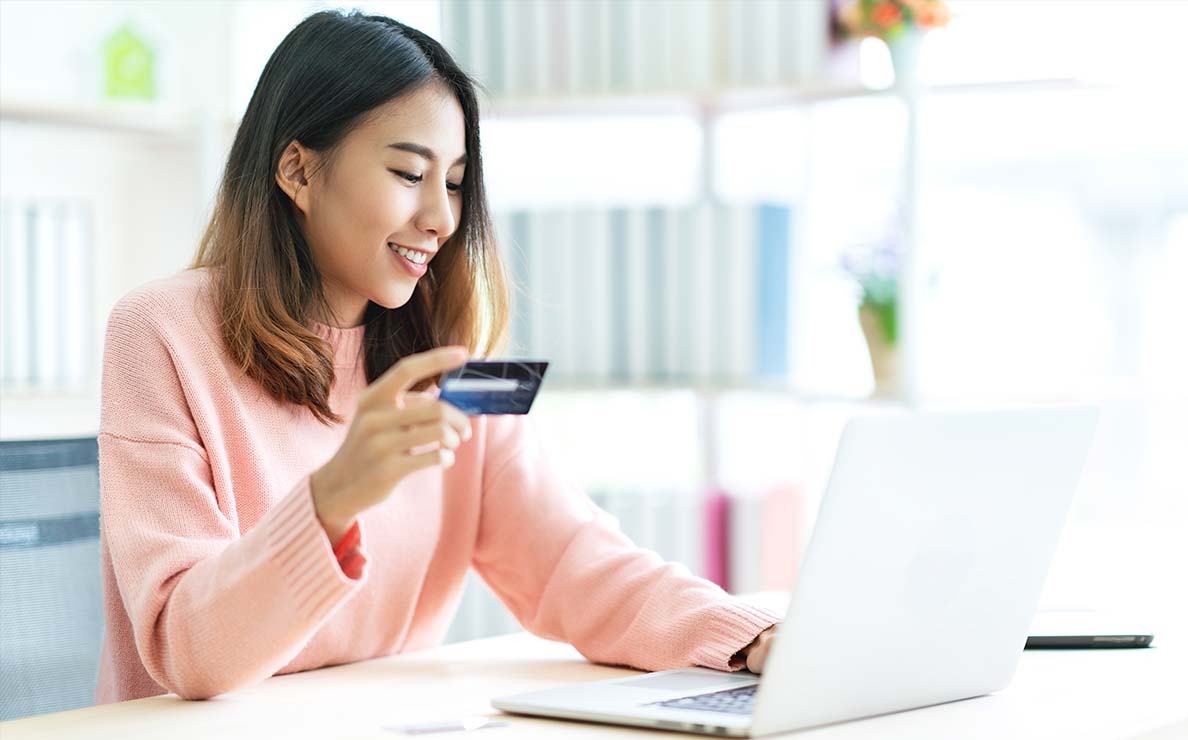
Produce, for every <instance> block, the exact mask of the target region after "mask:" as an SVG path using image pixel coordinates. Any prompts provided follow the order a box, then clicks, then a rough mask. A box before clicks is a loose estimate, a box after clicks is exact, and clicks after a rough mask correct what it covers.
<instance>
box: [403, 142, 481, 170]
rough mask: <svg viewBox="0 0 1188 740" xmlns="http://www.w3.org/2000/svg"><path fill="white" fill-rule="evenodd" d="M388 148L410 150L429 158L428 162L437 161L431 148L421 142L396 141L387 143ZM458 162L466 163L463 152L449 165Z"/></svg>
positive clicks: (457, 163) (455, 164) (456, 164)
mask: <svg viewBox="0 0 1188 740" xmlns="http://www.w3.org/2000/svg"><path fill="white" fill-rule="evenodd" d="M388 148H390V149H399V150H401V151H405V152H412V153H413V154H417V155H420V156H422V157H424V158H425V159H427V160H429V161H430V162H436V161H437V155H436V154H435V153H434V152H433V150H432V149H430V148H429V147H427V146H422V145H421V144H414V143H412V142H411V141H398V142H396V143H395V144H388ZM460 164H466V155H465V154H463V155H462V156H461V157H458V158H457V159H455V160H454V164H452V165H450V166H451V167H456V166H458V165H460Z"/></svg>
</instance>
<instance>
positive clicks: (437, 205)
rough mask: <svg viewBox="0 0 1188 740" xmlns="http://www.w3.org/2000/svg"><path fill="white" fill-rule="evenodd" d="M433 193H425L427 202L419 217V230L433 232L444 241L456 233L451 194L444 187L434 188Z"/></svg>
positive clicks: (422, 207) (424, 203) (423, 204)
mask: <svg viewBox="0 0 1188 740" xmlns="http://www.w3.org/2000/svg"><path fill="white" fill-rule="evenodd" d="M432 191H433V192H431V193H430V192H428V191H425V193H426V194H425V201H424V202H423V203H422V205H421V210H420V213H419V214H418V217H417V228H418V229H420V230H421V231H428V232H432V233H434V234H436V235H437V238H439V239H444V238H446V237H448V236H449V235H450V234H452V233H454V229H455V228H457V225H458V224H457V221H456V219H455V218H454V210H453V208H452V206H451V204H450V192H449V190H447V189H446V187H445V186H444V185H443V186H442V187H440V188H432Z"/></svg>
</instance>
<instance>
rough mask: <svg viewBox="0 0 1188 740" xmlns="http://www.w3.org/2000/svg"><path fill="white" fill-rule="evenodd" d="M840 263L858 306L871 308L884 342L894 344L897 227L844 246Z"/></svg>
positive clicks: (899, 258) (895, 334) (896, 287)
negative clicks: (857, 295) (853, 287)
mask: <svg viewBox="0 0 1188 740" xmlns="http://www.w3.org/2000/svg"><path fill="white" fill-rule="evenodd" d="M841 267H842V270H843V271H844V272H845V273H846V274H847V275H849V277H850V278H851V279H852V280H853V281H854V282H855V283H856V284H857V286H858V289H859V293H860V300H859V308H861V309H863V310H866V311H871V312H873V313H874V314H875V315H876V316H877V317H878V322H879V326H880V327H881V328H882V330H883V334H884V337H885V338H886V340H887V342H888V343H890V344H892V345H893V344H895V339H896V336H897V335H898V328H899V326H898V318H897V315H898V311H897V309H898V306H899V273H900V270H901V268H902V266H901V256H900V242H899V239H898V230H897V227H894V226H893V227H892V228H891V229H889V230H888V231H887V232H886V235H885V236H884V237H883V238H882V239H879V240H878V241H874V242H867V243H863V244H858V245H854V246H853V247H851V248H850V249H847V250H846V252H845V253H844V254H843V255H842V259H841Z"/></svg>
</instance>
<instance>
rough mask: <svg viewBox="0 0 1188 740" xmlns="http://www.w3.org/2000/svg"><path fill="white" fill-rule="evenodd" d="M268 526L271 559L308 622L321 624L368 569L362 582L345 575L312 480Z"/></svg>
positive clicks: (286, 500) (277, 511) (284, 501)
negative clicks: (319, 513)
mask: <svg viewBox="0 0 1188 740" xmlns="http://www.w3.org/2000/svg"><path fill="white" fill-rule="evenodd" d="M266 526H267V528H268V529H267V532H268V557H269V558H270V559H271V560H272V561H273V563H275V564H276V566H277V567H278V568H279V569H280V571H281V573H282V574H283V576H284V580H285V583H286V585H287V586H288V588H289V591H290V593H291V594H292V596H293V601H294V603H295V605H296V606H297V609H298V610H299V611H300V612H301V613H302V614H304V615H305V616H306V618H308V619H310V620H312V621H315V622H316V621H320V620H321V619H322V618H324V617H325V616H327V615H328V614H329V613H330V612H331V611H333V610H334V608H335V607H336V606H338V604H339V603H341V602H342V601H343V599H345V598H346V597H347V596H349V595H350V594H351V593H353V592H354V591H355V590H356V589H357V588H358V586H359V584H360V583H361V580H362V576H363V575H365V570H366V569H365V568H364V569H362V570H361V572H360V579H359V580H355V579H352V578H349V577H348V576H347V575H346V574H345V573H343V572H342V567H341V566H340V565H339V564H338V559H337V558H335V557H334V550H333V549H332V548H331V547H330V539H329V538H328V537H327V536H326V530H325V529H323V527H322V524H321V522H319V521H318V517H317V513H316V512H315V510H314V505H313V496H312V494H311V493H310V490H309V476H306V477H305V478H303V479H302V481H301V483H299V484H298V485H297V487H296V488H295V489H294V490H293V492H292V493H291V494H289V495H288V496H287V497H285V498H284V499H282V500H281V502H280V503H279V504H277V505H276V507H275V508H274V509H273V510H272V511H271V512H269V516H268V519H267V525H266Z"/></svg>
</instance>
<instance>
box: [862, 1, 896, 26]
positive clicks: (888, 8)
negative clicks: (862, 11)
mask: <svg viewBox="0 0 1188 740" xmlns="http://www.w3.org/2000/svg"><path fill="white" fill-rule="evenodd" d="M870 19H871V20H872V21H874V23H875V25H876V26H878V27H879V28H891V26H894V25H895V24H896V23H899V21H901V20H903V12H902V11H900V9H899V6H897V5H896V4H895V3H893V2H891V1H890V0H885V2H881V3H879V4H878V5H876V6H874V9H873V10H871V11H870Z"/></svg>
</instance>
